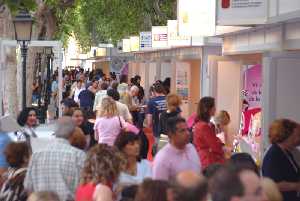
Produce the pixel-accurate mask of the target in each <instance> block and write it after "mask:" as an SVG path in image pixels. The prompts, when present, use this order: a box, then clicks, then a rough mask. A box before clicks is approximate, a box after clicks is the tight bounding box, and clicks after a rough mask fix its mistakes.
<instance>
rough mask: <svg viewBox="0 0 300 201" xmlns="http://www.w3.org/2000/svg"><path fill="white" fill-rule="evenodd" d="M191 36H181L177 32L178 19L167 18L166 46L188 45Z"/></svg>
mask: <svg viewBox="0 0 300 201" xmlns="http://www.w3.org/2000/svg"><path fill="white" fill-rule="evenodd" d="M190 45H191V36H183V35H181V36H180V35H179V34H178V21H177V20H168V46H169V47H178V46H190Z"/></svg>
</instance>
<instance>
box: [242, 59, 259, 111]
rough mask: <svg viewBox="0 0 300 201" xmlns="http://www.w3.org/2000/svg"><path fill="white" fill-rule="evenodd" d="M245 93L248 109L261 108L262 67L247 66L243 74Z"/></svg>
mask: <svg viewBox="0 0 300 201" xmlns="http://www.w3.org/2000/svg"><path fill="white" fill-rule="evenodd" d="M244 79H245V89H244V90H245V91H246V92H247V95H246V97H247V101H248V103H249V108H256V107H261V98H262V92H261V91H262V66H261V65H260V64H258V65H254V66H247V70H246V71H245V74H244Z"/></svg>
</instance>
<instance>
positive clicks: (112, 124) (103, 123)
mask: <svg viewBox="0 0 300 201" xmlns="http://www.w3.org/2000/svg"><path fill="white" fill-rule="evenodd" d="M120 121H121V124H122V126H123V127H124V128H125V120H124V119H123V117H121V116H120V117H118V116H115V117H112V118H105V117H100V118H97V119H96V122H95V126H94V130H95V131H97V133H98V136H99V137H98V143H99V144H100V143H104V144H108V145H110V146H113V145H114V142H115V140H116V138H117V136H118V135H119V133H120V132H121V127H120Z"/></svg>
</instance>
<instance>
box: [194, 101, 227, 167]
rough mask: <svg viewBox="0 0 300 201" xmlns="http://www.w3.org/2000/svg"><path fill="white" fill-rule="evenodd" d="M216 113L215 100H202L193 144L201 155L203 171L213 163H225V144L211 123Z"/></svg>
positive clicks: (199, 105) (198, 110)
mask: <svg viewBox="0 0 300 201" xmlns="http://www.w3.org/2000/svg"><path fill="white" fill-rule="evenodd" d="M215 112H216V107H215V99H214V98H212V97H204V98H202V99H201V100H200V102H199V104H198V109H197V117H196V124H195V126H194V136H193V142H194V144H195V147H196V149H197V152H198V154H199V157H200V160H201V165H202V169H203V170H204V169H205V168H206V167H208V166H209V165H211V164H213V163H219V164H223V163H224V162H225V156H224V151H223V145H224V144H223V143H222V142H221V140H220V139H219V138H218V137H217V135H216V130H215V127H214V125H213V124H211V123H210V120H211V117H213V116H214V115H215Z"/></svg>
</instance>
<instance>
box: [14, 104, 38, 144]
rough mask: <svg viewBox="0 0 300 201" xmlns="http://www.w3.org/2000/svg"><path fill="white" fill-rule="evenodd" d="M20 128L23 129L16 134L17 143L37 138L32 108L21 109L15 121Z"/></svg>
mask: <svg viewBox="0 0 300 201" xmlns="http://www.w3.org/2000/svg"><path fill="white" fill-rule="evenodd" d="M17 121H18V123H19V125H20V126H22V127H23V129H22V130H21V132H17V139H18V141H25V140H29V138H30V137H37V135H36V133H35V131H34V129H35V127H36V126H37V125H38V120H37V115H36V110H35V109H34V108H33V107H27V108H25V109H23V110H22V111H21V112H20V114H19V116H18V119H17Z"/></svg>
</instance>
